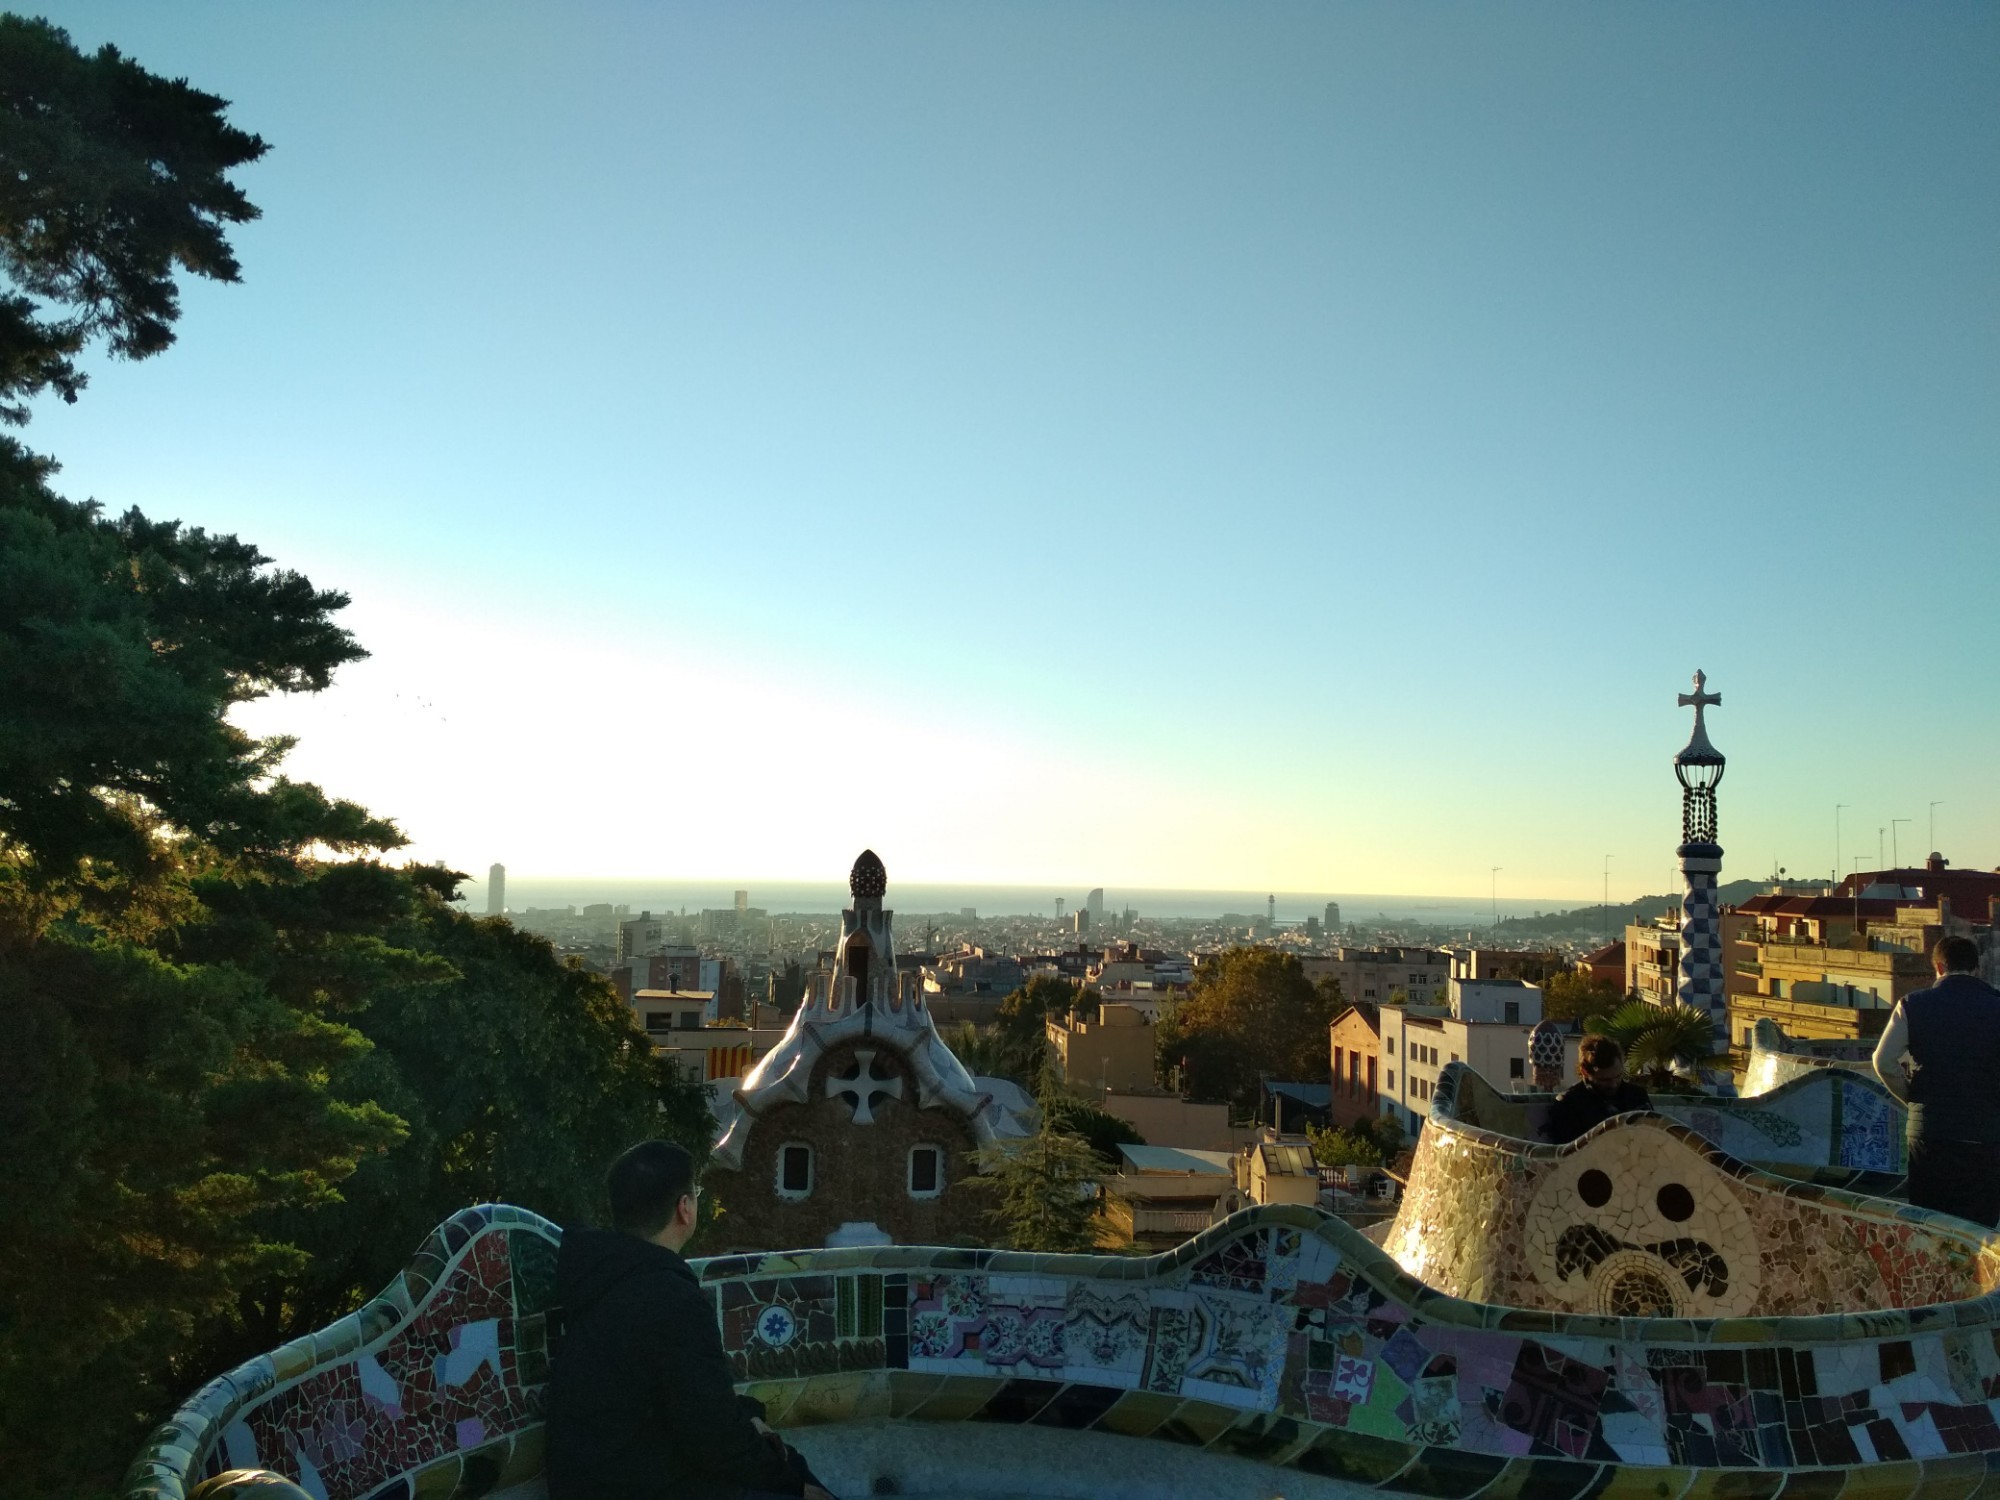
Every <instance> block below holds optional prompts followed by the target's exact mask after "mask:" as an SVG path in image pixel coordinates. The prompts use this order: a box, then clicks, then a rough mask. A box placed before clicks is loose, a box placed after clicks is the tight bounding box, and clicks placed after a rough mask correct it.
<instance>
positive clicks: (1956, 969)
mask: <svg viewBox="0 0 2000 1500" xmlns="http://www.w3.org/2000/svg"><path fill="white" fill-rule="evenodd" d="M1931 967H1932V968H1933V969H1936V970H1937V971H1938V973H1939V974H1940V975H1943V974H1977V973H1978V972H1979V944H1977V943H1975V942H1973V940H1972V939H1971V938H1969V937H1946V938H1939V939H1938V940H1937V946H1936V947H1934V948H1932V949H1931Z"/></svg>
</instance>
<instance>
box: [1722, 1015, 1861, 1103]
mask: <svg viewBox="0 0 2000 1500" xmlns="http://www.w3.org/2000/svg"><path fill="white" fill-rule="evenodd" d="M1828 1071H1838V1072H1845V1073H1853V1074H1856V1075H1859V1076H1861V1077H1864V1078H1866V1079H1867V1080H1868V1081H1869V1082H1871V1083H1874V1084H1875V1085H1876V1086H1877V1087H1878V1088H1879V1087H1881V1083H1880V1080H1878V1079H1877V1078H1876V1077H1875V1042H1874V1040H1873V1038H1870V1039H1869V1040H1866V1041H1861V1040H1855V1039H1851V1038H1847V1037H1842V1038H1840V1039H1838V1040H1825V1041H1821V1040H1814V1041H1807V1040H1804V1039H1801V1038H1799V1037H1789V1036H1786V1035H1785V1031H1784V1028H1783V1027H1782V1026H1780V1025H1778V1023H1777V1022H1776V1021H1773V1020H1771V1019H1769V1018H1768V1017H1766V1018H1765V1019H1762V1020H1760V1021H1758V1022H1757V1024H1756V1025H1755V1026H1754V1027H1753V1028H1751V1032H1750V1063H1749V1066H1748V1067H1747V1068H1746V1069H1745V1070H1744V1074H1743V1089H1742V1092H1743V1094H1744V1096H1745V1097H1750V1096H1753V1095H1760V1094H1768V1093H1770V1092H1771V1091H1772V1090H1773V1089H1775V1088H1777V1087H1778V1086H1779V1085H1781V1084H1786V1083H1790V1082H1791V1081H1792V1080H1793V1079H1795V1078H1809V1077H1812V1076H1813V1075H1814V1074H1817V1073H1824V1072H1828ZM1884 1092H1885V1093H1886V1092H1887V1091H1886V1090H1884ZM1898 1107H1899V1108H1900V1106H1898Z"/></svg>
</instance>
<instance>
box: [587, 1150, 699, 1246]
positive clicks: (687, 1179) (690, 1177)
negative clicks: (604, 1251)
mask: <svg viewBox="0 0 2000 1500" xmlns="http://www.w3.org/2000/svg"><path fill="white" fill-rule="evenodd" d="M605 1186H606V1187H607V1188H609V1189H610V1193H611V1225H612V1227H613V1228H614V1229H617V1230H619V1231H620V1232H622V1233H624V1234H636V1235H638V1236H640V1237H641V1238H642V1239H651V1238H652V1237H653V1236H654V1235H656V1234H658V1233H659V1232H660V1231H661V1230H662V1229H665V1228H666V1227H667V1225H668V1224H670V1223H672V1222H673V1217H674V1211H675V1210H676V1209H678V1208H679V1207H680V1206H681V1199H683V1198H685V1197H687V1195H688V1194H689V1193H692V1192H693V1191H694V1158H693V1157H691V1156H689V1155H688V1153H687V1150H686V1148H684V1147H681V1146H676V1145H675V1144H674V1143H673V1142H672V1141H641V1142H639V1144H638V1145H636V1146H634V1147H632V1148H631V1149H630V1150H629V1151H627V1152H626V1153H625V1154H624V1155H623V1156H621V1157H619V1158H618V1160H616V1161H614V1162H613V1163H612V1164H611V1171H610V1173H609V1174H608V1175H607V1176H606V1177H605Z"/></svg>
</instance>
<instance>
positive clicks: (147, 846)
mask: <svg viewBox="0 0 2000 1500" xmlns="http://www.w3.org/2000/svg"><path fill="white" fill-rule="evenodd" d="M52 472H53V468H52V466H51V465H50V464H48V463H47V462H45V461H44V460H41V459H37V458H35V457H33V456H32V455H30V454H28V453H27V452H26V451H25V450H23V449H22V448H21V447H20V446H19V445H18V444H17V443H15V442H14V441H13V440H11V439H0V841H4V842H5V844H6V846H7V847H9V848H10V849H12V850H13V851H15V852H16V853H18V854H21V855H24V856H26V858H27V860H28V861H29V862H30V863H29V866H28V868H30V869H32V870H33V871H35V872H37V873H38V874H39V875H40V876H41V877H42V878H45V879H52V880H60V879H65V878H69V877H73V876H76V875H77V874H79V872H80V871H81V869H82V867H83V866H84V864H85V862H86V861H97V862H101V863H108V864H109V865H111V866H113V867H114V868H117V869H121V870H127V871H135V872H137V871H143V870H145V869H147V868H150V867H151V866H153V865H154V863H155V861H156V859H157V858H158V856H159V851H158V850H157V849H156V848H155V833H156V831H157V830H158V829H159V828H161V827H163V826H164V827H167V828H170V829H172V830H174V831H175V833H176V834H177V835H185V836H192V837H194V838H196V839H199V840H201V841H202V842H204V843H206V844H209V845H212V846H214V848H215V849H217V850H218V851H221V852H223V853H225V854H239V855H249V856H264V857H270V858H276V859H280V860H282V858H283V857H285V856H286V854H287V853H288V852H289V851H291V850H295V849H300V848H304V847H306V846H308V845H312V844H318V845H321V846H323V847H326V848H329V849H342V850H353V849H387V848H394V847H395V846H397V845H398V844H400V843H401V842H402V838H401V836H400V835H399V834H398V833H397V832H396V830H395V829H394V828H393V827H391V826H390V825H389V824H387V823H385V822H382V821H380V820H378V819H374V818H370V817H369V816H368V815H367V814H366V813H364V812H363V811H362V810H361V809H360V808H358V807H356V806H354V805H353V804H352V803H345V802H333V801H329V800H328V799H327V798H326V797H325V796H323V795H322V794H321V793H320V792H319V791H318V790H317V789H316V788H313V787H309V786H301V785H298V784H296V783H293V782H289V781H286V780H284V779H282V778H277V779H273V774H274V772H275V770H276V768H277V764H278V762H279V760H280V759H281V757H282V756H283V754H284V753H285V751H286V750H287V749H289V748H290V744H289V742H288V741H286V740H283V739H266V740H259V739H256V738H254V737H252V736H250V735H248V734H245V733H244V732H243V731H242V730H240V729H238V728H236V727H235V726H234V725H233V724H231V723H230V722H229V721H228V719H227V718H226V716H225V711H226V710H227V709H228V708H229V707H230V706H232V705H234V704H238V703H243V702H246V701H248V700H250V699H253V698H258V697H262V696H263V695H265V694H267V693H270V692H314V691H317V690H319V689H321V688H323V687H325V686H326V685H327V683H328V681H329V680H330V679H331V677H332V674H333V671H334V669H335V668H336V667H338V666H340V665H342V664H343V663H346V662H350V661H354V660H356V659H358V658H360V657H361V656H363V655H365V654H366V653H364V652H363V651H362V650H361V648H360V647H359V646H358V645H356V644H355V642H354V639H353V637H351V636H350V635H349V634H348V633H347V632H346V631H345V630H342V629H341V628H340V627H339V626H337V625H335V624H334V623H333V621H332V618H331V617H332V614H333V612H334V611H336V610H338V609H340V608H342V607H343V606H344V605H345V604H346V603H347V600H346V598H345V596H343V595H340V594H336V593H329V592H324V591H321V590H318V589H315V588H314V587H313V586H312V585H311V584H310V583H309V582H307V581H306V580H305V579H304V578H302V577H300V576H299V575H298V574H296V573H290V572H284V571H273V570H271V569H269V568H267V567H266V566H265V565H266V563H267V562H268V561H269V560H268V559H267V558H265V557H264V556H263V554H261V553H259V552H258V551H257V550H256V549H255V548H254V547H251V546H249V545H248V544H246V543H243V542H240V541H238V540H237V539H236V538H235V537H228V536H225V537H212V536H209V535H208V534H207V533H205V532H203V531H201V530H200V529H198V528H183V527H182V526H180V524H179V523H178V522H171V521H169V522H156V521H150V520H148V519H147V518H146V517H144V516H142V515H140V514H139V512H137V511H136V510H135V511H128V512H127V513H126V514H125V515H124V516H123V517H121V518H120V519H118V520H116V521H109V520H106V519H105V518H104V517H103V516H101V515H100V514H98V512H97V509H96V507H95V506H94V505H76V504H72V503H70V502H69V501H66V500H64V499H62V498H61V497H60V496H58V495H56V494H55V493H54V492H53V491H52V490H51V489H50V488H49V483H48V481H49V478H50V475H51V473H52Z"/></svg>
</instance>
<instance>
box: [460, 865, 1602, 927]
mask: <svg viewBox="0 0 2000 1500" xmlns="http://www.w3.org/2000/svg"><path fill="white" fill-rule="evenodd" d="M460 890H461V892H462V894H463V895H464V896H465V899H466V902H467V904H468V905H469V906H470V907H471V908H472V909H473V910H475V911H484V910H485V909H486V882H485V881H483V880H469V881H467V882H466V883H465V885H463V886H462V887H460ZM739 890H744V891H748V892H749V893H750V901H749V904H750V905H751V906H756V907H762V908H763V909H764V910H766V911H770V912H837V911H839V910H840V909H841V908H842V907H844V906H846V905H847V904H848V894H847V886H846V885H845V883H837V882H834V881H823V882H798V881H789V882H788V881H767V882H759V881H755V880H741V881H729V880H713V881H702V880H540V879H536V878H534V877H533V876H527V875H523V876H518V877H517V876H514V875H511V874H510V875H509V876H508V879H507V905H508V907H509V909H511V910H514V911H522V910H525V909H527V908H528V907H531V906H542V907H548V906H579V907H580V906H585V905H589V904H591V903H593V902H599V901H608V902H610V903H612V904H613V905H618V906H629V907H630V908H631V909H632V911H633V912H634V913H638V912H641V911H652V912H656V913H665V912H678V911H680V910H682V909H683V908H685V909H686V910H687V911H688V912H690V913H693V912H698V911H702V910H704V909H707V908H713V907H726V906H731V905H733V904H734V903H735V893H736V892H737V891H739ZM1271 894H1273V893H1272V892H1267V891H1196V890H1162V889H1145V888H1129V889H1124V890H1120V889H1117V888H1114V887H1111V886H1106V887H1105V888H1104V910H1105V911H1106V913H1107V914H1108V913H1112V912H1119V911H1123V910H1124V909H1125V908H1126V907H1128V906H1129V907H1131V908H1132V909H1133V910H1134V911H1136V912H1137V913H1138V914H1139V915H1140V916H1142V917H1155V918H1161V917H1181V918H1216V917H1221V916H1223V915H1225V914H1227V913H1230V912H1235V913H1238V914H1241V915H1244V916H1255V915H1258V914H1260V913H1262V912H1263V911H1264V909H1265V898H1266V897H1267V896H1268V895H1271ZM1275 894H1276V896H1277V915H1278V920H1279V922H1281V923H1295V922H1303V921H1304V920H1305V919H1306V918H1307V917H1318V916H1323V915H1324V914H1325V912H1326V904H1327V902H1329V901H1337V902H1339V903H1340V919H1341V921H1342V922H1343V923H1345V922H1359V923H1362V924H1363V925H1366V924H1367V923H1368V922H1370V921H1372V920H1376V919H1380V918H1386V919H1388V920H1390V921H1393V922H1424V923H1430V924H1434V925H1436V926H1440V927H1485V926H1488V925H1490V924H1491V923H1492V921H1493V912H1494V906H1493V902H1492V901H1491V900H1490V899H1488V898H1486V897H1484V896H1478V897H1473V896H1464V897H1451V896H1411V895H1385V894H1376V893H1367V892H1354V891H1324V892H1321V891H1278V892H1276V893H1275ZM1087 895H1088V892H1087V891H1084V890H1068V891H1065V890H1062V889H1060V888H1055V887H1050V886H1016V885H931V884H923V883H920V882H914V881H912V882H896V881H891V882H890V885H889V906H890V908H891V909H892V910H894V911H898V912H905V913H909V914H910V915H913V916H915V915H927V914H935V913H949V914H951V915H953V916H956V915H958V913H959V912H960V911H962V910H963V909H964V908H966V907H968V906H969V907H972V908H973V909H974V910H975V911H977V912H978V913H979V915H980V916H982V917H992V916H1043V917H1052V916H1054V915H1055V903H1056V898H1057V897H1058V896H1060V897H1062V899H1063V903H1064V905H1063V910H1064V912H1065V913H1068V912H1073V911H1075V910H1076V909H1077V907H1079V906H1080V905H1082V904H1083V902H1084V900H1085V898H1086V896H1087ZM1575 904H1576V903H1574V902H1560V901H1556V900H1553V899H1545V900H1532V899H1528V900H1516V899H1512V898H1508V897H1502V898H1501V899H1500V903H1499V912H1500V915H1501V916H1502V917H1514V916H1530V915H1532V914H1534V913H1535V912H1538V911H1543V912H1546V911H1558V910H1562V909H1565V908H1566V907H1568V906H1572V905H1575Z"/></svg>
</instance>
